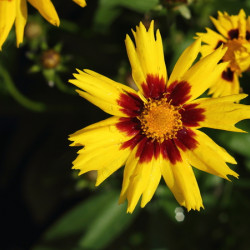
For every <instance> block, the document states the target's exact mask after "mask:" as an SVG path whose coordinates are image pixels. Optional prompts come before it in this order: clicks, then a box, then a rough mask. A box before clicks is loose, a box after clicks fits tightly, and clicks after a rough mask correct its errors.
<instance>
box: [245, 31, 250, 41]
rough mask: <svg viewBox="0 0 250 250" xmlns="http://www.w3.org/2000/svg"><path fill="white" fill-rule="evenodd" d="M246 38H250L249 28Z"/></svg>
mask: <svg viewBox="0 0 250 250" xmlns="http://www.w3.org/2000/svg"><path fill="white" fill-rule="evenodd" d="M246 39H247V40H250V31H248V30H247V31H246Z"/></svg>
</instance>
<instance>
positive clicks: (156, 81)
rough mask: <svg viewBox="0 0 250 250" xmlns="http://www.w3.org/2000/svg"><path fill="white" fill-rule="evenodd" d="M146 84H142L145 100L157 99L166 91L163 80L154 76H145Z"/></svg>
mask: <svg viewBox="0 0 250 250" xmlns="http://www.w3.org/2000/svg"><path fill="white" fill-rule="evenodd" d="M146 81H147V83H143V84H142V89H143V93H144V96H145V97H146V98H153V99H159V98H161V97H162V95H163V93H165V91H166V82H165V81H164V78H163V77H161V78H159V76H154V75H151V74H149V75H147V79H146Z"/></svg>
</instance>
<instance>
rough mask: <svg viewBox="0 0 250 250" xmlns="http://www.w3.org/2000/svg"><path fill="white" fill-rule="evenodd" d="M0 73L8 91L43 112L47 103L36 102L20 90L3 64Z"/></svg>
mask: <svg viewBox="0 0 250 250" xmlns="http://www.w3.org/2000/svg"><path fill="white" fill-rule="evenodd" d="M0 75H1V76H2V79H3V82H4V84H5V85H6V87H7V90H8V92H9V93H10V95H11V96H12V97H13V98H14V99H15V100H16V101H17V102H18V103H20V104H21V105H22V106H24V107H26V108H28V109H31V110H33V111H37V112H42V111H44V110H45V105H44V104H43V103H39V102H34V101H32V100H30V99H28V98H27V97H26V96H24V95H23V94H21V93H20V92H19V90H18V89H17V88H16V86H15V84H14V82H13V81H12V79H11V77H10V75H9V73H8V72H7V70H5V69H4V68H3V67H2V66H0Z"/></svg>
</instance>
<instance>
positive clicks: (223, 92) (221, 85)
mask: <svg viewBox="0 0 250 250" xmlns="http://www.w3.org/2000/svg"><path fill="white" fill-rule="evenodd" d="M239 91H240V83H239V78H238V76H237V74H235V73H234V75H233V81H232V82H230V81H226V80H225V79H223V77H222V75H221V76H220V77H218V80H217V81H216V82H215V83H214V84H213V85H212V86H211V87H210V89H209V92H208V94H209V95H211V94H212V97H214V98H216V97H219V96H228V95H234V94H239Z"/></svg>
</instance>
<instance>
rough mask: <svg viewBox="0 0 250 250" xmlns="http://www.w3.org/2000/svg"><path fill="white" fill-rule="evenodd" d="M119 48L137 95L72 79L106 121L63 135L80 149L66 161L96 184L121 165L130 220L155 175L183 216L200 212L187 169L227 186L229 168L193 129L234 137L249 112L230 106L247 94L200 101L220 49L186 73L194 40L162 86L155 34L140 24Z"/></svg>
mask: <svg viewBox="0 0 250 250" xmlns="http://www.w3.org/2000/svg"><path fill="white" fill-rule="evenodd" d="M133 35H134V38H135V43H136V47H135V45H134V43H133V42H132V40H131V39H130V37H129V36H127V37H126V40H125V43H126V48H127V53H128V57H129V60H130V64H131V67H132V76H133V79H134V81H135V83H136V85H137V87H138V89H139V90H138V92H137V91H135V90H133V89H132V88H130V87H128V86H125V85H122V84H120V83H117V82H115V81H112V80H111V79H109V78H107V77H104V76H102V75H100V74H98V73H96V72H93V71H90V70H84V71H80V70H78V74H74V76H75V78H76V79H74V80H70V82H71V83H72V84H74V85H76V86H77V87H79V88H80V89H82V90H83V91H82V90H77V92H78V93H79V94H80V95H81V96H82V97H84V98H85V99H87V100H88V101H90V102H92V103H93V104H95V105H96V106H98V107H99V108H101V109H102V110H104V111H105V112H107V113H109V114H111V115H113V117H111V118H108V119H106V120H104V121H101V122H98V123H95V124H92V125H90V126H88V127H86V128H83V129H81V130H79V131H77V132H76V133H74V134H72V135H71V136H70V140H71V141H73V143H72V144H71V145H72V146H82V147H83V148H82V149H80V151H79V152H78V157H77V158H76V160H75V161H74V162H73V164H74V167H73V168H74V169H80V173H79V174H84V173H86V172H88V171H91V170H97V173H98V176H97V181H96V185H99V184H100V183H102V182H103V181H104V180H105V179H106V178H108V177H109V176H110V175H111V174H112V173H114V172H115V171H116V170H117V169H119V168H120V167H121V166H123V165H125V169H124V176H123V184H122V191H121V195H120V201H119V202H120V203H122V202H124V201H125V200H126V199H127V200H128V210H127V211H128V212H130V213H132V212H133V210H134V208H135V206H136V204H137V203H138V201H139V199H140V197H142V198H141V206H142V207H144V206H145V205H146V204H147V203H148V202H149V201H150V200H151V199H152V197H153V195H154V193H155V190H156V188H157V186H158V184H159V182H160V179H161V177H162V176H163V178H164V180H165V182H166V184H167V185H168V187H169V188H170V190H171V191H172V193H173V194H174V196H175V198H176V200H177V201H178V202H179V204H180V205H182V206H185V207H186V208H187V209H188V210H190V209H196V210H200V208H201V207H203V204H202V198H201V195H200V190H199V187H198V185H197V182H196V178H195V175H194V172H193V170H192V167H191V166H193V167H195V168H198V169H200V170H202V171H205V172H208V173H210V174H214V175H217V176H219V177H222V178H225V179H227V180H228V177H227V175H232V176H235V177H237V176H238V174H237V173H235V172H234V171H233V170H231V169H230V168H229V167H228V166H227V164H226V162H229V163H232V164H236V161H235V160H234V158H233V157H232V156H230V155H229V154H228V153H227V152H226V151H225V150H224V149H223V148H221V147H220V146H218V145H217V144H216V143H215V142H214V141H213V140H212V139H211V138H209V137H208V136H207V135H206V134H205V133H203V132H201V131H200V130H199V128H201V127H208V128H214V129H223V130H229V131H235V132H241V131H242V130H240V129H238V128H236V127H235V126H234V125H235V124H236V123H237V122H238V121H240V120H243V119H249V118H250V107H249V106H246V105H241V104H237V103H235V101H239V100H241V99H243V98H245V97H246V96H247V95H244V94H239V95H232V96H227V97H221V98H200V99H197V97H199V96H200V95H201V94H202V93H203V92H204V91H206V90H207V88H209V87H210V86H211V84H213V83H215V82H216V81H217V80H218V77H219V76H220V75H221V74H222V72H223V71H224V70H225V69H226V67H227V66H228V63H220V64H218V62H219V61H220V60H221V58H222V57H223V56H224V54H225V52H226V49H222V48H221V47H220V48H218V49H217V50H215V51H214V52H213V53H211V54H210V55H208V56H206V57H204V58H203V59H201V60H200V61H198V62H197V63H195V64H194V65H193V66H192V64H193V62H194V61H195V59H196V57H197V55H198V53H199V51H200V48H201V41H200V39H198V40H196V41H195V42H194V43H193V44H192V45H191V46H189V47H188V48H187V49H186V50H185V51H184V52H183V53H182V55H181V57H180V58H179V60H178V61H177V63H176V65H175V67H174V69H173V72H172V74H171V75H170V78H169V79H168V76H167V70H166V66H165V61H164V53H163V46H162V40H161V35H160V32H159V30H157V32H156V38H155V36H154V25H153V22H152V23H151V25H150V27H149V30H148V31H147V30H146V28H145V27H144V26H143V25H142V23H140V25H139V27H137V28H136V31H133Z"/></svg>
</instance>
